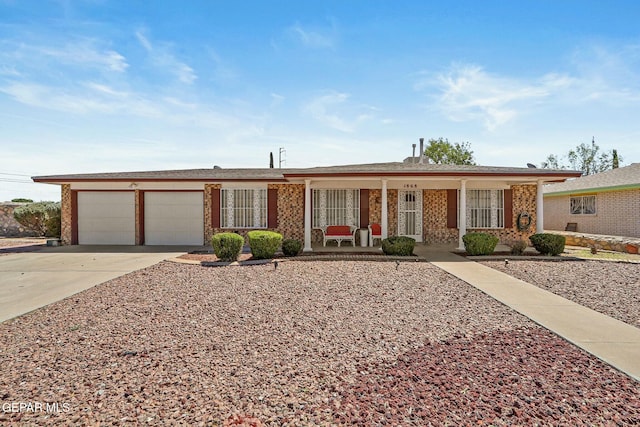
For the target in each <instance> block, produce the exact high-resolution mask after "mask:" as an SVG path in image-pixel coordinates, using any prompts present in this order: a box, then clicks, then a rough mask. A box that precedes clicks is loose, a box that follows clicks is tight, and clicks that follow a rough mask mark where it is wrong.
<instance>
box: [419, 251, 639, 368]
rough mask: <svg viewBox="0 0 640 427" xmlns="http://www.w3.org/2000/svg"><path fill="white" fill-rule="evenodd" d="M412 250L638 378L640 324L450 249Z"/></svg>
mask: <svg viewBox="0 0 640 427" xmlns="http://www.w3.org/2000/svg"><path fill="white" fill-rule="evenodd" d="M416 249H418V247H417V246H416ZM418 251H419V252H420V253H419V254H418V253H417V252H418ZM416 253H417V254H418V255H420V256H424V257H425V258H426V259H427V260H428V261H430V262H431V263H432V264H433V265H435V266H437V267H439V268H441V269H443V270H444V271H446V272H448V273H450V274H452V275H454V276H456V277H458V278H460V279H462V280H463V281H465V282H467V283H469V284H470V285H471V286H474V287H475V288H477V289H479V290H481V291H482V292H484V293H486V294H487V295H489V296H491V297H493V298H495V299H496V300H498V301H500V302H502V303H503V304H505V305H507V306H509V307H511V308H513V309H514V310H516V311H517V312H519V313H521V314H523V315H525V316H527V317H528V318H530V319H531V320H533V321H534V322H536V323H538V324H539V325H541V326H544V327H545V328H547V329H549V330H550V331H552V332H554V333H556V334H558V335H559V336H561V337H563V338H564V339H566V340H567V341H569V342H571V343H573V344H575V345H577V346H578V347H580V348H582V349H584V350H585V351H587V352H589V353H591V354H592V355H594V356H596V357H597V358H599V359H601V360H603V361H605V362H606V363H608V364H610V365H611V366H613V367H615V368H617V369H618V370H620V371H622V372H624V373H626V374H627V375H629V376H630V377H632V378H634V379H636V380H640V329H638V328H635V327H633V326H631V325H628V324H626V323H624V322H621V321H619V320H616V319H613V318H611V317H609V316H606V315H604V314H601V313H598V312H597V311H594V310H592V309H590V308H587V307H583V306H581V305H579V304H576V303H574V302H572V301H569V300H567V299H565V298H563V297H561V296H558V295H556V294H553V293H551V292H549V291H546V290H544V289H541V288H539V287H537V286H534V285H532V284H529V283H526V282H523V281H522V280H519V279H516V278H514V277H511V276H509V275H507V274H505V273H502V272H500V271H497V270H494V269H492V268H489V267H486V266H484V265H481V264H478V263H476V262H473V261H469V260H467V259H465V258H463V257H461V256H458V255H455V254H452V253H450V252H447V251H442V250H429V249H424V247H423V249H419V250H416Z"/></svg>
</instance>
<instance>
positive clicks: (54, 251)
mask: <svg viewBox="0 0 640 427" xmlns="http://www.w3.org/2000/svg"><path fill="white" fill-rule="evenodd" d="M187 249H188V248H181V247H149V246H103V247H95V246H63V247H57V248H44V249H42V250H39V251H37V252H26V253H14V254H11V255H3V256H0V322H3V321H5V320H7V319H11V318H13V317H16V316H20V315H22V314H25V313H28V312H30V311H32V310H35V309H37V308H40V307H43V306H45V305H48V304H51V303H52V302H55V301H59V300H61V299H64V298H66V297H69V296H71V295H73V294H76V293H78V292H81V291H83V290H85V289H89V288H91V287H93V286H95V285H97V284H100V283H102V282H105V281H107V280H111V279H114V278H116V277H119V276H122V275H123V274H126V273H129V272H131V271H135V270H139V269H141V268H145V267H149V266H151V265H153V264H157V263H158V262H160V261H162V260H165V259H167V258H174V257H176V256H179V255H181V254H184V253H185V252H186V250H187Z"/></svg>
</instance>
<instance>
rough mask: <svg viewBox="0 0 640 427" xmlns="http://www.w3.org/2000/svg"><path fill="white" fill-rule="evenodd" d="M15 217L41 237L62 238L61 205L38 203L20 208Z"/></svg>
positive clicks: (14, 212)
mask: <svg viewBox="0 0 640 427" xmlns="http://www.w3.org/2000/svg"><path fill="white" fill-rule="evenodd" d="M13 217H14V218H15V219H16V221H18V222H19V223H20V224H21V225H23V226H24V227H26V228H27V229H29V230H31V231H35V232H36V233H38V234H39V235H41V236H47V237H59V236H60V217H61V213H60V203H59V202H38V203H29V204H27V205H24V206H18V207H17V208H16V209H15V210H14V211H13Z"/></svg>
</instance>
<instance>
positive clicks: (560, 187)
mask: <svg viewBox="0 0 640 427" xmlns="http://www.w3.org/2000/svg"><path fill="white" fill-rule="evenodd" d="M629 187H631V188H634V187H637V188H640V163H632V164H631V165H629V166H624V167H621V168H617V169H612V170H608V171H606V172H601V173H597V174H593V175H587V176H583V177H580V178H576V179H572V180H569V181H565V182H561V183H558V184H550V185H546V186H545V187H544V194H557V193H571V192H578V191H593V192H598V191H610V190H615V189H623V188H629Z"/></svg>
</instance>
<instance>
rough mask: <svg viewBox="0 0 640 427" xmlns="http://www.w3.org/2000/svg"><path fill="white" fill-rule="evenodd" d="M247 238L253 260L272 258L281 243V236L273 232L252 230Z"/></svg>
mask: <svg viewBox="0 0 640 427" xmlns="http://www.w3.org/2000/svg"><path fill="white" fill-rule="evenodd" d="M247 236H248V237H249V247H251V254H252V255H253V258H254V259H268V258H273V256H274V255H275V253H276V251H277V250H278V248H279V247H280V244H281V243H282V234H280V233H276V232H275V231H266V230H252V231H250V232H248V233H247Z"/></svg>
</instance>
